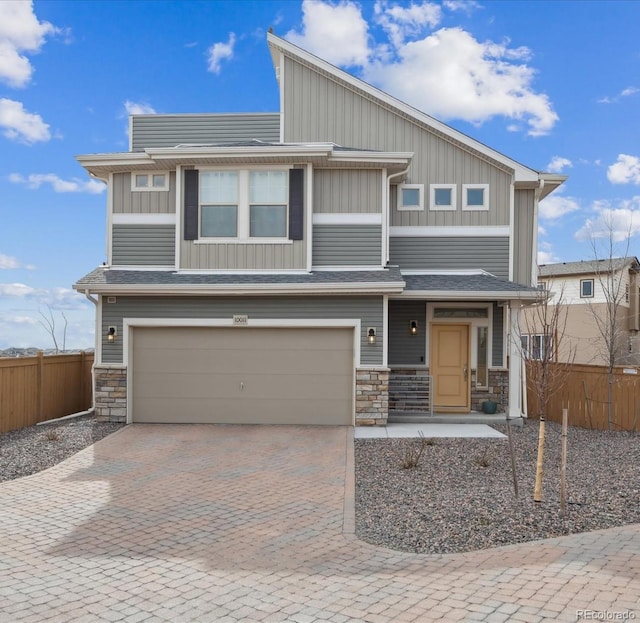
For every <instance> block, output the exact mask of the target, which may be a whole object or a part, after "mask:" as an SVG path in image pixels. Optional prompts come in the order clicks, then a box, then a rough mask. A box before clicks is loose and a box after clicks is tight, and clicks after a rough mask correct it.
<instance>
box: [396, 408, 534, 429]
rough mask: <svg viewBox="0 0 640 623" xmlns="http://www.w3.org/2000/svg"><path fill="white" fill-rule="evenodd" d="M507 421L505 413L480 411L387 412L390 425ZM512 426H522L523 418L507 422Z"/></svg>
mask: <svg viewBox="0 0 640 623" xmlns="http://www.w3.org/2000/svg"><path fill="white" fill-rule="evenodd" d="M506 421H507V414H506V413H495V414H487V413H481V412H480V411H472V412H471V413H434V414H433V415H429V413H425V412H422V413H417V412H413V411H393V412H392V411H391V410H389V419H388V422H389V423H390V424H398V423H406V424H409V423H414V424H418V423H420V424H422V423H431V424H489V425H491V424H505V423H506ZM509 423H510V424H511V425H512V426H522V425H523V424H524V419H523V418H512V419H510V420H509Z"/></svg>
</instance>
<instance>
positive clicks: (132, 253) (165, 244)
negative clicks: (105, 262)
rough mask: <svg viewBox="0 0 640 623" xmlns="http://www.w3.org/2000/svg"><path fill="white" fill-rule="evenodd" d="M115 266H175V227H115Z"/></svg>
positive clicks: (113, 250)
mask: <svg viewBox="0 0 640 623" xmlns="http://www.w3.org/2000/svg"><path fill="white" fill-rule="evenodd" d="M111 248H112V256H111V264H112V265H113V266H174V265H175V261H176V228H175V226H174V225H114V226H113V233H112V238H111Z"/></svg>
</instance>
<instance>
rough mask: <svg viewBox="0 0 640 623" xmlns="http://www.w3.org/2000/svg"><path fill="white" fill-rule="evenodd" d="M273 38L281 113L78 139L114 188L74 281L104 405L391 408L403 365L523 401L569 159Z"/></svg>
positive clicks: (432, 403) (463, 401) (429, 406)
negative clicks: (505, 140) (552, 160)
mask: <svg viewBox="0 0 640 623" xmlns="http://www.w3.org/2000/svg"><path fill="white" fill-rule="evenodd" d="M268 45H269V49H270V52H271V55H272V58H273V64H274V67H275V74H276V79H277V84H278V87H279V89H280V103H281V104H280V110H279V111H278V112H276V113H273V114H228V115H227V114H202V115H184V114H180V115H134V116H132V118H131V127H130V150H129V151H128V152H126V153H108V154H94V155H86V156H80V157H79V158H78V160H79V162H80V163H81V164H82V165H83V166H84V167H85V169H86V170H87V171H88V172H89V174H90V175H92V176H93V177H95V178H98V179H102V180H104V181H105V182H106V183H107V186H108V193H107V232H108V234H107V238H108V240H107V249H108V251H107V262H106V264H105V265H103V266H100V267H99V268H97V269H96V270H95V271H93V272H92V273H90V274H89V275H87V276H85V277H83V278H82V279H80V280H79V281H78V282H77V283H76V284H75V285H74V287H75V289H76V290H78V291H80V292H84V293H85V294H86V295H87V296H88V297H89V298H90V299H91V300H92V301H94V302H95V304H96V312H97V320H96V334H97V344H96V364H95V384H96V393H95V397H96V398H95V399H96V409H97V412H98V414H99V415H100V416H102V417H108V418H111V419H115V420H120V421H128V422H230V423H274V424H289V423H307V424H345V425H351V424H354V423H356V424H357V423H360V424H363V423H382V422H385V421H386V420H387V418H388V416H389V412H390V409H391V411H392V413H393V411H394V409H395V410H396V411H398V410H400V411H401V410H402V409H403V408H404V407H403V404H404V403H403V400H404V399H403V398H402V396H400V398H398V397H397V396H396V397H394V395H393V392H394V391H397V392H398V393H399V394H402V392H403V391H405V390H406V385H407V379H408V382H409V384H410V385H412V386H413V387H414V388H415V389H416V390H421V389H424V390H425V391H424V392H421V391H416V392H414V395H416V396H418V397H419V404H417V405H416V404H413V405H411V408H412V410H413V411H417V412H421V411H422V412H425V413H426V412H429V411H430V410H435V411H437V412H441V413H468V412H469V411H471V410H473V409H477V408H478V406H479V404H480V403H481V402H482V401H483V400H487V399H489V398H493V399H495V400H497V401H498V402H499V403H501V404H502V405H503V407H505V408H507V407H508V413H509V415H510V416H511V417H519V416H520V415H521V413H522V409H521V397H520V387H521V380H522V379H521V376H520V375H521V359H520V350H519V348H518V346H519V343H520V342H519V334H518V317H519V313H520V309H521V308H522V306H523V305H526V304H528V303H529V302H531V301H535V300H536V298H537V296H538V291H537V289H536V287H535V279H536V277H537V270H536V264H535V260H534V258H535V255H536V235H537V207H538V202H539V200H540V199H542V198H543V197H545V196H546V195H548V194H549V193H550V192H552V191H553V190H554V189H555V188H556V187H557V186H559V185H560V184H561V183H562V181H563V180H564V179H565V178H564V177H562V176H558V175H552V174H546V173H540V172H538V171H535V170H533V169H531V168H529V167H526V166H524V165H522V164H520V163H518V162H516V161H514V160H512V159H511V158H508V157H506V156H504V155H503V154H501V153H499V152H497V151H495V150H493V149H491V148H489V147H487V146H486V145H483V144H481V143H479V142H477V141H475V140H473V139H471V138H469V137H468V136H466V135H464V134H462V133H460V132H458V131H456V130H454V129H452V128H451V127H449V126H447V125H445V124H443V123H441V122H439V121H437V120H436V119H434V118H432V117H430V116H428V115H426V114H424V113H422V112H420V111H418V110H416V109H414V108H412V107H411V106H409V105H407V104H405V103H403V102H401V101H399V100H397V99H396V98H394V97H392V96H390V95H388V94H387V93H384V92H382V91H380V90H378V89H376V88H374V87H372V86H371V85H369V84H366V83H365V82H363V81H362V80H359V79H357V78H355V77H353V76H352V75H350V74H348V73H346V72H344V71H342V70H340V69H338V68H336V67H334V66H332V65H330V64H329V63H327V62H325V61H323V60H321V59H319V58H317V57H315V56H313V55H312V54H310V53H308V52H306V51H304V50H302V49H300V48H299V47H297V46H295V45H293V44H291V43H289V42H287V41H285V40H284V39H281V38H279V37H277V36H275V35H273V34H269V35H268ZM402 383H404V387H405V390H402V389H397V390H394V387H402V386H403V385H402ZM423 386H424V387H423ZM390 387H391V390H390ZM390 392H391V394H392V395H391V397H390ZM414 402H415V401H414Z"/></svg>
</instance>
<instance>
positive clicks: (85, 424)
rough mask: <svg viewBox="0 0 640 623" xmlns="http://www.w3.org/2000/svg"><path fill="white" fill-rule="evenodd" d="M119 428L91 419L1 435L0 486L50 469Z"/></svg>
mask: <svg viewBox="0 0 640 623" xmlns="http://www.w3.org/2000/svg"><path fill="white" fill-rule="evenodd" d="M122 426H123V425H122V424H111V423H109V422H98V421H97V420H96V418H95V417H94V416H93V415H81V416H79V417H76V418H70V419H67V420H58V421H57V422H51V423H43V424H40V425H37V426H28V427H27V428H21V429H19V430H14V431H10V432H8V433H3V434H1V435H0V482H2V481H3V480H12V479H13V478H20V477H21V476H29V475H31V474H35V473H36V472H40V471H42V470H43V469H47V468H48V467H52V466H54V465H56V464H57V463H60V461H64V459H68V458H69V457H70V456H71V455H73V454H75V453H76V452H79V451H80V450H82V449H84V448H86V447H87V446H90V445H91V444H92V443H95V442H96V441H98V440H99V439H102V438H103V437H106V436H107V435H110V434H111V433H114V432H115V431H117V430H119V429H120V428H122Z"/></svg>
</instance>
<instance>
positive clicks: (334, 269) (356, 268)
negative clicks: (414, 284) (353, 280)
mask: <svg viewBox="0 0 640 623" xmlns="http://www.w3.org/2000/svg"><path fill="white" fill-rule="evenodd" d="M382 270H385V267H384V266H380V265H376V266H314V267H313V272H314V273H323V272H324V273H332V272H336V273H340V272H342V273H349V272H356V271H359V272H362V271H367V272H376V271H382Z"/></svg>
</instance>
